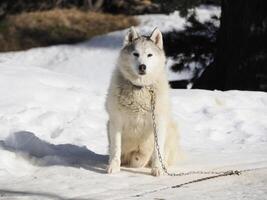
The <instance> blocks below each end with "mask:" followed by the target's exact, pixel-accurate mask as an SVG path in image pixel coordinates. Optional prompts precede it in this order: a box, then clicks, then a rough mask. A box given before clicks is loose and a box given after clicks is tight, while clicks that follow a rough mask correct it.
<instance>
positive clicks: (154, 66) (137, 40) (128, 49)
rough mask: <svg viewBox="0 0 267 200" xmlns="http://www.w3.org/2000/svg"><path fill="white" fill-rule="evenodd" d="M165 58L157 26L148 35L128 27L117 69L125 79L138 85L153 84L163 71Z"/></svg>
mask: <svg viewBox="0 0 267 200" xmlns="http://www.w3.org/2000/svg"><path fill="white" fill-rule="evenodd" d="M165 60H166V58H165V54H164V50H163V40H162V34H161V32H160V31H159V29H158V28H155V29H154V31H153V32H152V33H151V35H150V36H140V35H139V34H138V33H137V32H136V30H135V29H134V28H133V27H131V28H130V30H129V32H128V34H127V35H126V36H125V39H124V46H123V48H122V50H121V53H120V57H119V59H118V66H119V69H120V71H121V72H122V74H123V76H124V77H125V78H126V79H128V80H129V81H131V82H132V83H133V84H134V85H138V86H145V85H150V84H153V83H154V82H155V81H156V80H157V78H158V77H159V75H160V74H161V73H162V72H163V71H164V66H165Z"/></svg>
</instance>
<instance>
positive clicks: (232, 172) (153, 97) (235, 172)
mask: <svg viewBox="0 0 267 200" xmlns="http://www.w3.org/2000/svg"><path fill="white" fill-rule="evenodd" d="M149 93H150V95H151V116H152V125H153V132H154V145H155V148H156V150H157V154H158V158H159V161H160V165H161V168H162V169H163V171H164V172H165V173H166V174H167V175H168V176H188V175H193V174H206V175H207V174H210V175H218V176H229V175H240V174H241V172H242V171H239V170H229V171H188V172H181V173H170V172H168V169H167V167H166V165H165V164H164V161H163V157H162V155H161V153H160V147H159V141H158V131H157V124H156V115H155V106H156V95H155V91H154V88H153V87H152V86H150V87H149ZM243 171H245V170H243Z"/></svg>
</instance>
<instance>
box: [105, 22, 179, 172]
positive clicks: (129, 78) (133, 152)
mask: <svg viewBox="0 0 267 200" xmlns="http://www.w3.org/2000/svg"><path fill="white" fill-rule="evenodd" d="M165 60H166V58H165V54H164V50H163V41H162V34H161V32H160V31H159V29H157V28H156V29H155V30H154V31H153V32H152V34H151V36H149V37H147V36H139V34H138V33H137V32H136V30H135V29H134V28H133V27H131V29H130V31H129V33H128V34H127V35H126V37H125V40H124V46H123V48H122V50H121V52H120V55H119V58H118V62H117V67H116V69H115V71H114V73H113V76H112V80H111V83H110V87H109V90H108V95H107V101H106V107H107V112H108V114H109V121H108V139H109V155H110V157H109V165H108V168H107V172H108V173H114V172H117V171H120V166H121V165H127V166H130V167H145V166H151V168H152V171H151V173H152V175H154V176H159V175H161V174H162V173H163V171H162V169H161V165H160V161H159V156H158V153H157V149H156V148H155V147H154V136H153V124H152V118H151V94H150V92H149V88H150V87H151V86H152V87H153V90H154V94H155V100H156V102H155V117H156V125H157V132H158V143H159V148H160V152H161V155H162V157H163V159H164V164H165V165H170V164H173V163H174V162H175V160H176V155H177V147H178V142H177V139H178V131H177V128H176V125H175V123H174V121H173V119H172V117H171V110H170V102H169V101H170V99H169V94H168V92H169V85H168V81H167V74H166V71H165Z"/></svg>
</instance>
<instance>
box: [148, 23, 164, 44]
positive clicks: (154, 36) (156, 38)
mask: <svg viewBox="0 0 267 200" xmlns="http://www.w3.org/2000/svg"><path fill="white" fill-rule="evenodd" d="M150 39H151V40H152V41H153V42H154V43H155V44H156V45H157V46H158V47H159V48H160V49H163V39H162V34H161V32H160V30H159V29H158V28H155V29H154V30H153V31H152V33H151V36H150Z"/></svg>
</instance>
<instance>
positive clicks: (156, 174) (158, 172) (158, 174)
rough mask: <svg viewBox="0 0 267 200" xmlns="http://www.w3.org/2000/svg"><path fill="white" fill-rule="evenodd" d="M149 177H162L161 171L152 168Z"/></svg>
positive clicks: (157, 168) (158, 168)
mask: <svg viewBox="0 0 267 200" xmlns="http://www.w3.org/2000/svg"><path fill="white" fill-rule="evenodd" d="M151 175H153V176H161V175H163V171H162V169H161V168H160V167H153V168H152V169H151Z"/></svg>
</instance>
